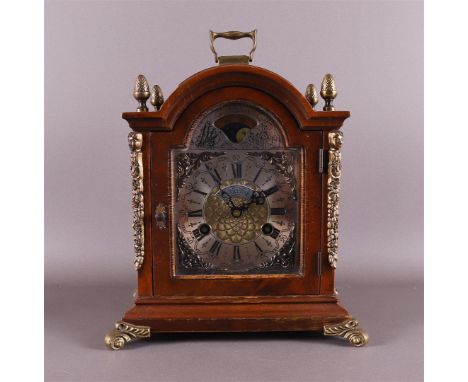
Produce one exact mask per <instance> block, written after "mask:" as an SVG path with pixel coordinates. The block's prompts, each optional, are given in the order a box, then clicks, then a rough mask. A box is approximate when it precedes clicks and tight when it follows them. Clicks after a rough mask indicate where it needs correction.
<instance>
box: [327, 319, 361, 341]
mask: <svg viewBox="0 0 468 382" xmlns="http://www.w3.org/2000/svg"><path fill="white" fill-rule="evenodd" d="M323 334H324V335H325V336H336V337H342V338H344V339H346V340H348V341H349V342H350V343H351V344H352V345H354V346H364V345H365V344H367V342H368V341H369V336H368V334H367V333H366V332H364V331H363V330H362V329H361V328H360V327H359V324H358V322H357V321H356V320H354V319H351V320H346V321H343V322H340V323H338V324H329V325H324V326H323Z"/></svg>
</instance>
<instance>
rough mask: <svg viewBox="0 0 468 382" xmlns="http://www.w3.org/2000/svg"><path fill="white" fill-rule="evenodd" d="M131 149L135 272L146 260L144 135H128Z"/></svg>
mask: <svg viewBox="0 0 468 382" xmlns="http://www.w3.org/2000/svg"><path fill="white" fill-rule="evenodd" d="M128 146H129V147H130V152H131V154H130V170H131V174H132V207H133V248H134V250H135V259H134V261H133V264H134V266H135V270H139V269H140V268H141V266H142V265H143V260H144V258H145V247H144V243H145V233H144V231H145V226H144V221H143V218H144V214H145V213H144V207H145V205H144V202H143V153H142V151H141V149H142V146H143V135H142V134H140V133H136V132H134V131H132V132H130V133H129V134H128Z"/></svg>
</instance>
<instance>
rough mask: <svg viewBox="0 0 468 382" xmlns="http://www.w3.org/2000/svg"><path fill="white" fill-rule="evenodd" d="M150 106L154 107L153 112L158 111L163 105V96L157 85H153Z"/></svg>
mask: <svg viewBox="0 0 468 382" xmlns="http://www.w3.org/2000/svg"><path fill="white" fill-rule="evenodd" d="M150 102H151V105H153V106H154V110H156V111H157V110H159V109H160V108H161V106H162V104H163V103H164V96H163V93H162V90H161V87H160V86H159V85H154V86H153V89H152V91H151V98H150Z"/></svg>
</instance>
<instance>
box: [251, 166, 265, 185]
mask: <svg viewBox="0 0 468 382" xmlns="http://www.w3.org/2000/svg"><path fill="white" fill-rule="evenodd" d="M262 170H263V169H262V168H261V167H260V168H259V169H258V172H257V175H255V178H253V181H252V182H254V183H255V182H256V181H257V179H258V177H259V176H260V173H261V172H262Z"/></svg>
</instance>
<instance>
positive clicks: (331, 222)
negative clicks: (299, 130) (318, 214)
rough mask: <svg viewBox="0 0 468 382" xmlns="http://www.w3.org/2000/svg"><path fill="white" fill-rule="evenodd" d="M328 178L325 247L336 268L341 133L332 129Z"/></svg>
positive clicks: (331, 263)
mask: <svg viewBox="0 0 468 382" xmlns="http://www.w3.org/2000/svg"><path fill="white" fill-rule="evenodd" d="M328 143H329V144H330V149H329V150H328V180H327V218H328V219H327V220H328V221H327V249H328V262H329V263H330V265H331V266H332V268H336V263H337V261H338V220H339V216H340V212H339V206H340V190H341V185H340V178H341V151H340V149H341V146H342V144H343V133H342V132H341V131H338V130H333V131H331V132H329V133H328Z"/></svg>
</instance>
